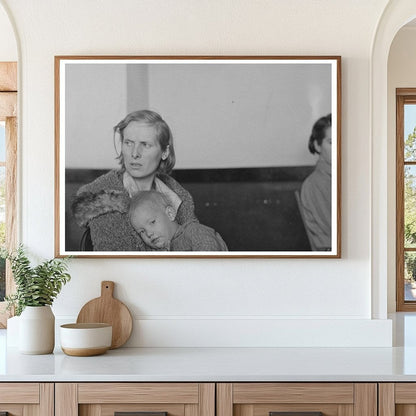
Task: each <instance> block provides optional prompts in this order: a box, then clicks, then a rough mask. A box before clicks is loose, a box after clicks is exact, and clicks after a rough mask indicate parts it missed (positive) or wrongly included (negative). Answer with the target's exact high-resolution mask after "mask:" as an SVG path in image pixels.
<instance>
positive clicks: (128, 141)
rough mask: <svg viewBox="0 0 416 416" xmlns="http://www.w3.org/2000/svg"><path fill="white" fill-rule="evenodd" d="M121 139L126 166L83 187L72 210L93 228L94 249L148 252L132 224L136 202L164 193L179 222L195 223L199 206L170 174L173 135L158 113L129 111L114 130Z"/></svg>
mask: <svg viewBox="0 0 416 416" xmlns="http://www.w3.org/2000/svg"><path fill="white" fill-rule="evenodd" d="M116 135H119V137H120V141H121V152H120V155H119V156H118V159H119V162H120V166H121V167H120V168H119V169H114V170H110V171H109V172H107V173H105V174H104V175H102V176H100V177H98V178H97V179H95V180H94V181H93V182H91V183H88V184H86V185H84V186H82V187H81V188H80V189H79V190H78V192H77V195H76V198H75V200H74V201H73V204H72V210H73V214H74V217H75V219H76V221H77V223H78V224H79V225H80V226H83V227H88V229H89V231H90V236H91V242H92V246H93V250H94V251H145V250H146V249H147V248H146V245H145V244H144V243H143V241H142V239H141V238H140V236H139V235H138V233H137V232H136V231H135V230H134V228H133V227H132V225H131V224H130V222H129V218H128V214H127V212H128V207H129V204H130V200H131V198H132V197H134V196H135V195H136V194H137V193H138V192H140V191H148V190H151V189H152V190H156V191H158V192H161V193H162V194H164V195H165V197H166V198H167V199H168V200H169V201H170V202H171V204H172V206H173V207H174V209H175V214H176V217H175V219H176V221H177V222H178V223H179V224H183V223H185V222H187V221H190V220H196V218H195V213H194V202H193V199H192V197H191V195H190V194H189V192H188V191H186V190H185V189H184V188H183V187H182V186H181V185H180V184H179V183H178V182H176V181H175V180H174V179H173V178H172V177H171V176H170V173H171V171H172V169H173V167H174V165H175V150H174V147H173V140H172V133H171V131H170V128H169V126H168V125H167V124H166V122H165V121H164V120H163V119H162V117H161V116H160V115H159V114H157V113H155V112H154V111H150V110H141V111H135V112H133V113H130V114H128V115H127V116H126V117H125V118H124V119H123V120H121V121H120V122H119V123H118V124H117V125H116V126H115V127H114V138H115V137H116ZM84 249H85V248H84Z"/></svg>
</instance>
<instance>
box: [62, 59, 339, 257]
mask: <svg viewBox="0 0 416 416" xmlns="http://www.w3.org/2000/svg"><path fill="white" fill-rule="evenodd" d="M55 135H56V137H55V152H56V153H55V156H56V186H55V189H56V196H55V205H56V206H55V255H56V256H57V257H61V256H67V255H73V256H77V257H155V258H158V257H261V258H268V257H294V258H300V257H303V258H306V257H319V258H323V257H324V258H325V257H327V258H339V257H340V256H341V246H340V242H341V203H340V202H341V177H340V172H341V58H340V57H338V56H334V57H333V56H313V57H309V56H307V57H298V56H296V57H293V56H289V57H270V56H267V57H261V56H255V57H237V56H231V57H212V56H209V57H206V56H204V57H165V56H163V57H116V56H111V57H109V56H102V57H101V56H100V57H95V56H57V57H55Z"/></svg>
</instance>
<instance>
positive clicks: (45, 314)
mask: <svg viewBox="0 0 416 416" xmlns="http://www.w3.org/2000/svg"><path fill="white" fill-rule="evenodd" d="M54 346H55V315H54V314H53V312H52V309H51V307H50V306H49V305H48V306H26V307H25V309H24V310H23V312H22V314H21V315H20V319H19V351H20V352H21V353H22V354H50V353H52V352H53V349H54Z"/></svg>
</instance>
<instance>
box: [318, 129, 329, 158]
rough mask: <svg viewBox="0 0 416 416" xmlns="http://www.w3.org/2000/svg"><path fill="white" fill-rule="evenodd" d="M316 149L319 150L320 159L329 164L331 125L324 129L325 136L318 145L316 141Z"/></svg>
mask: <svg viewBox="0 0 416 416" xmlns="http://www.w3.org/2000/svg"><path fill="white" fill-rule="evenodd" d="M315 143H316V142H315ZM316 150H317V151H318V152H319V154H320V158H321V159H323V160H325V162H327V163H328V164H331V155H332V129H331V127H327V128H326V129H325V136H324V138H323V140H322V143H321V145H320V146H319V145H318V144H317V143H316Z"/></svg>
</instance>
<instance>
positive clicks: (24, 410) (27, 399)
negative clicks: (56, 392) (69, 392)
mask: <svg viewBox="0 0 416 416" xmlns="http://www.w3.org/2000/svg"><path fill="white" fill-rule="evenodd" d="M53 407H54V397H53V384H50V383H0V415H1V414H2V413H3V414H8V415H9V416H12V415H13V416H26V415H42V416H53V414H54V408H53Z"/></svg>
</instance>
